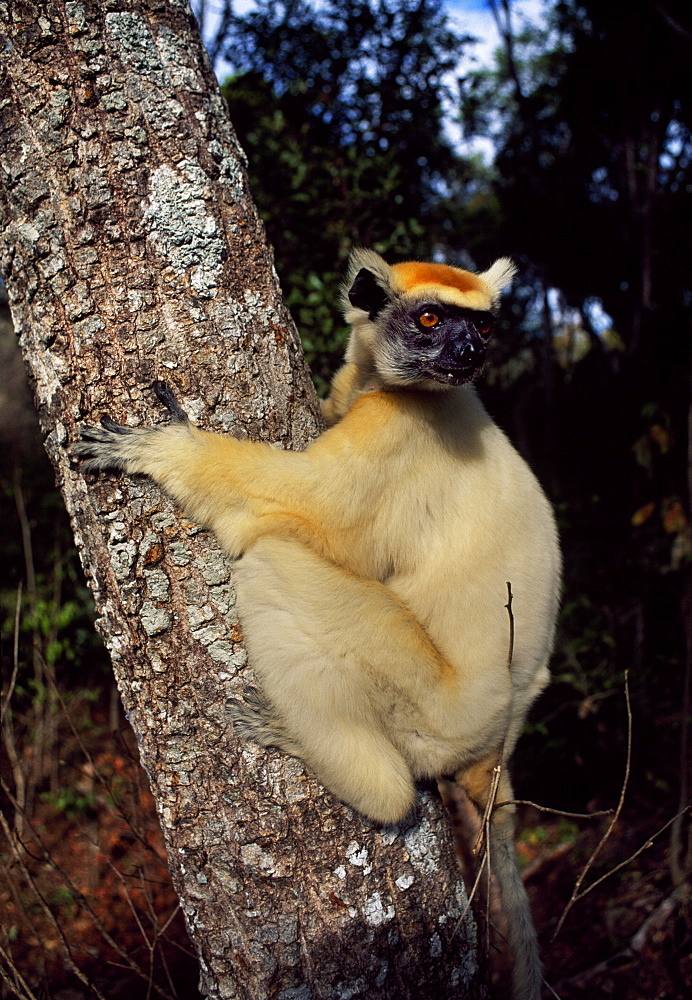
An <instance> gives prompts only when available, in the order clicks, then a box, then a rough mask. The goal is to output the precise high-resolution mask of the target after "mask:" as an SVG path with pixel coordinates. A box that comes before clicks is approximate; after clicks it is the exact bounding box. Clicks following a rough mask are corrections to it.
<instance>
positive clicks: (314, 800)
mask: <svg viewBox="0 0 692 1000" xmlns="http://www.w3.org/2000/svg"><path fill="white" fill-rule="evenodd" d="M0 19H1V21H2V24H3V27H4V33H5V34H6V38H5V39H3V41H2V54H1V55H0V60H1V66H2V74H3V81H2V91H1V98H0V104H1V107H2V123H1V137H2V138H1V142H2V147H1V149H0V172H1V178H2V191H1V193H0V203H1V205H2V215H3V224H4V225H3V230H4V231H3V234H2V243H1V253H2V272H3V275H4V277H5V281H6V284H7V288H8V292H9V296H10V303H11V308H12V313H13V318H14V321H15V324H16V329H17V331H18V333H19V335H20V341H21V345H22V349H23V352H24V357H25V360H26V363H27V366H28V369H29V372H30V376H31V380H32V383H33V387H34V390H35V396H36V401H37V405H38V409H39V415H40V419H41V424H42V428H43V431H44V433H45V437H46V447H47V450H48V453H49V455H50V457H51V459H52V461H53V463H54V466H55V469H56V475H57V479H58V482H59V485H60V487H61V489H62V492H63V495H64V498H65V502H66V504H67V508H68V510H69V513H70V515H71V517H72V521H73V525H74V530H75V537H76V539H77V544H78V546H79V549H80V553H81V558H82V561H83V565H84V567H85V570H86V572H87V576H88V578H89V581H90V584H91V587H92V589H93V592H94V598H95V601H96V607H97V611H98V614H99V629H100V631H101V634H102V635H103V638H104V640H105V642H106V645H107V646H108V648H109V650H110V652H111V655H112V659H113V664H114V669H115V673H116V678H117V681H118V686H119V688H120V692H121V695H122V698H123V702H124V705H125V709H126V712H127V716H128V718H129V720H130V723H131V724H132V726H133V728H134V731H135V733H136V736H137V740H138V742H139V746H140V752H141V758H142V761H143V764H144V766H145V768H146V769H147V771H148V773H149V776H150V779H151V783H152V787H153V791H154V795H155V796H156V800H157V804H158V810H159V816H160V819H161V823H162V826H163V830H164V835H165V838H166V844H167V849H168V860H169V867H170V869H171V873H172V877H173V881H174V884H175V887H176V889H177V891H178V893H179V896H180V899H181V901H182V906H183V909H184V912H185V916H186V920H187V926H188V929H189V933H190V936H191V938H192V940H193V942H194V944H195V945H196V948H197V951H198V953H199V958H200V963H201V969H202V990H203V992H204V993H205V994H206V995H207V996H210V997H239V998H240V997H242V998H248V997H257V998H260V997H268V996H271V997H283V998H288V997H291V998H317V997H324V998H330V1000H331V998H333V997H339V996H341V997H368V998H369V1000H376V998H380V997H382V998H384V997H387V998H394V997H397V998H399V997H401V998H404V997H411V998H414V997H415V998H420V997H428V998H433V997H445V998H447V997H450V996H453V995H456V996H462V997H463V996H468V997H476V996H482V995H484V986H483V979H484V976H483V974H482V971H479V968H478V963H477V959H476V954H475V951H474V946H473V943H472V941H470V940H469V936H471V938H472V937H473V935H472V932H471V931H470V923H469V920H468V918H467V919H466V920H465V921H462V922H461V924H460V917H461V914H462V912H463V908H464V891H463V886H462V883H461V882H460V880H459V875H458V871H457V869H456V865H455V860H454V854H453V850H452V846H451V838H450V835H449V833H448V826H447V822H446V819H445V817H444V816H443V814H442V809H441V807H440V805H439V803H438V800H437V797H436V796H433V795H431V794H423V795H421V798H420V804H419V807H418V809H417V810H416V812H415V814H414V815H413V816H412V817H411V818H410V820H409V821H408V822H407V823H406V824H402V825H401V826H399V827H388V828H381V827H377V826H376V825H374V824H373V823H371V822H368V821H367V820H365V819H363V818H362V817H361V816H358V815H355V814H354V813H353V812H352V811H351V810H349V809H348V808H346V807H344V806H343V805H341V804H340V803H339V802H337V801H335V800H334V799H333V798H332V797H331V796H330V795H329V794H328V793H327V792H325V790H324V789H323V788H321V787H319V786H318V785H317V784H316V782H315V781H314V780H313V778H312V777H311V776H310V775H308V774H306V772H305V770H304V769H303V767H302V765H301V764H300V763H299V762H297V761H296V760H294V759H292V758H289V757H287V756H284V755H281V754H279V753H276V752H273V751H269V752H267V751H265V750H260V749H259V748H257V747H254V746H250V745H240V744H239V743H238V742H237V740H236V739H234V737H233V734H232V732H231V730H230V727H229V724H228V721H227V718H226V715H225V703H226V701H227V699H228V698H229V697H231V696H237V695H238V694H239V693H240V692H241V691H242V688H243V686H244V685H245V684H246V683H247V682H248V681H249V680H251V679H252V674H251V668H250V667H247V666H246V656H245V652H244V650H243V648H242V645H241V637H240V634H239V630H238V624H237V619H236V615H235V611H234V596H233V590H232V586H231V567H230V565H229V563H228V562H227V561H226V559H225V558H224V556H223V555H222V553H221V552H220V550H219V548H218V547H217V545H216V543H215V540H214V538H213V537H211V536H210V535H209V534H208V533H206V532H203V531H201V530H200V529H199V528H198V527H196V526H195V525H194V524H191V523H190V522H188V521H186V520H185V518H183V517H181V516H180V514H179V512H177V511H176V509H175V508H174V507H173V505H172V504H171V503H170V502H169V501H168V499H167V498H166V497H164V496H163V495H162V494H161V493H160V492H159V491H158V489H157V488H156V487H155V486H153V485H152V484H151V483H149V482H147V481H142V480H134V479H126V478H118V477H111V476H101V477H98V478H97V479H94V481H91V480H92V477H89V481H87V480H85V477H84V475H83V474H82V472H81V471H80V469H79V467H78V466H77V465H76V463H75V462H74V461H72V460H71V459H70V457H69V455H68V453H67V451H66V448H67V446H68V445H69V443H70V442H72V441H74V440H75V438H76V437H77V425H78V424H79V423H80V422H93V421H95V420H98V418H99V417H100V415H101V414H102V413H104V412H105V413H108V414H109V415H110V416H112V417H113V418H115V419H116V420H120V421H125V422H128V423H135V422H136V423H140V422H151V421H159V420H164V419H165V416H164V415H163V414H162V413H161V412H160V410H161V408H160V407H159V406H158V405H157V403H156V402H155V400H154V397H153V394H152V393H151V391H150V384H151V382H152V380H153V379H155V378H163V379H166V380H168V381H169V382H170V383H171V384H172V385H173V387H174V389H175V391H176V393H177V395H178V397H179V398H180V399H181V401H182V403H183V405H184V407H185V409H186V410H187V411H188V413H189V414H190V416H191V417H192V418H193V419H194V420H195V421H196V422H198V423H200V424H202V425H203V426H205V427H208V428H211V429H214V430H217V431H224V432H230V433H233V434H236V435H239V436H245V435H249V436H251V437H262V438H265V439H267V440H270V441H273V442H276V443H280V444H281V445H282V446H283V447H287V448H302V447H304V446H305V444H306V443H307V442H308V441H309V440H310V438H311V437H312V436H314V435H315V434H316V433H317V432H318V430H319V421H320V418H319V411H318V406H317V401H316V399H315V396H314V392H313V390H312V386H311V384H310V381H309V377H308V374H307V372H306V371H305V367H304V363H303V360H302V353H301V349H300V345H299V341H298V338H297V335H296V331H295V329H294V327H293V324H292V322H291V320H290V317H289V316H288V314H287V312H286V310H285V307H284V306H283V304H282V302H281V298H280V292H279V289H278V283H277V280H276V275H275V273H274V270H273V266H272V257H271V252H270V250H269V249H268V248H267V246H266V243H265V239H264V233H263V229H262V226H261V223H260V222H259V221H258V219H257V215H256V212H255V209H254V207H253V205H252V203H251V200H250V197H249V195H248V191H247V185H246V176H245V170H244V166H243V154H242V152H241V151H240V149H239V148H238V145H237V142H236V139H235V136H234V134H233V131H232V128H231V126H230V124H229V122H228V119H227V117H226V113H225V108H224V106H223V101H222V98H221V96H220V94H219V91H218V88H217V86H216V82H215V80H214V78H213V74H212V72H211V69H210V66H209V63H208V61H207V59H206V56H205V55H204V52H203V50H202V48H201V46H200V42H199V38H198V35H197V32H196V28H195V24H194V20H193V19H192V17H191V15H190V13H189V10H188V7H187V4H186V3H185V2H182V0H146V2H145V0H133V2H130V3H128V2H124V3H123V2H117V3H116V2H112V0H102V2H99V3H94V2H66V0H61V2H55V3H51V4H44V3H34V2H32V0H17V2H12V0H10V2H0Z"/></svg>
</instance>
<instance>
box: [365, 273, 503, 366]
mask: <svg viewBox="0 0 692 1000" xmlns="http://www.w3.org/2000/svg"><path fill="white" fill-rule="evenodd" d="M349 298H350V300H351V303H352V304H353V305H354V306H356V307H357V308H359V309H363V310H365V311H366V312H367V313H368V316H369V318H370V320H371V321H372V322H373V323H374V324H375V326H376V327H377V332H378V334H379V337H378V340H377V344H376V347H375V349H374V354H375V358H376V362H377V367H378V369H379V371H380V373H381V374H382V375H383V377H384V378H385V379H386V380H387V381H391V382H393V383H395V384H398V385H411V384H414V383H417V382H421V381H423V382H426V381H432V382H437V383H439V384H440V385H448V386H454V385H463V384H464V383H465V382H470V381H471V380H473V379H474V378H477V377H478V376H479V375H480V373H481V371H482V370H483V366H484V364H485V359H486V345H487V343H488V340H489V338H490V335H491V333H492V329H493V315H492V313H490V312H487V311H483V310H476V309H467V308H463V307H462V306H458V305H455V304H452V303H450V302H445V301H444V300H443V299H442V298H441V297H425V298H422V297H421V298H415V297H414V296H411V295H405V296H401V295H391V296H390V295H389V294H388V293H387V292H386V291H385V289H384V288H382V286H381V285H380V284H379V283H378V281H377V280H376V277H375V275H373V274H372V273H371V272H370V271H368V270H367V269H365V268H363V269H362V270H361V271H359V272H358V274H357V275H356V278H355V280H354V282H353V285H352V286H351V289H350V292H349Z"/></svg>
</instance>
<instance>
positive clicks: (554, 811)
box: [495, 799, 615, 819]
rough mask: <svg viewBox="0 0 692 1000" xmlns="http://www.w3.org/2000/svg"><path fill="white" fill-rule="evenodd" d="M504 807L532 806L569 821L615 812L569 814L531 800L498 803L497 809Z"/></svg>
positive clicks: (602, 810) (508, 800)
mask: <svg viewBox="0 0 692 1000" xmlns="http://www.w3.org/2000/svg"><path fill="white" fill-rule="evenodd" d="M504 806H531V808H532V809H538V811H539V812H544V813H551V814H552V815H553V816H566V817H567V818H568V819H592V818H593V817H594V816H612V815H613V813H614V811H615V810H614V809H596V810H594V812H590V813H573V812H567V810H566V809H552V808H551V807H550V806H542V805H539V803H538V802H532V801H531V799H507V801H506V802H498V803H496V805H495V808H496V809H502V808H503V807H504Z"/></svg>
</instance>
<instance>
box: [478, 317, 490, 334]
mask: <svg viewBox="0 0 692 1000" xmlns="http://www.w3.org/2000/svg"><path fill="white" fill-rule="evenodd" d="M476 329H477V330H478V332H479V333H480V335H481V337H488V336H489V335H490V334H491V333H492V331H493V317H492V315H491V314H490V313H481V315H480V316H479V317H478V318H477V320H476Z"/></svg>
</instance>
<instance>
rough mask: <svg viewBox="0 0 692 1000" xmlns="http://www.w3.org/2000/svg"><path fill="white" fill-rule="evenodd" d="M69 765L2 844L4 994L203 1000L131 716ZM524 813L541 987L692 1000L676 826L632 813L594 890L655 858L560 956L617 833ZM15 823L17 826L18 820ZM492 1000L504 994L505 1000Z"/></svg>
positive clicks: (88, 743) (64, 759)
mask: <svg viewBox="0 0 692 1000" xmlns="http://www.w3.org/2000/svg"><path fill="white" fill-rule="evenodd" d="M87 722H88V724H87ZM59 764H60V766H59V772H58V773H59V782H58V783H57V785H55V782H53V784H54V786H55V787H54V788H53V791H50V790H47V791H46V790H44V791H43V792H40V791H39V790H37V794H36V796H35V801H34V807H33V811H32V814H31V823H30V824H27V823H24V824H23V829H22V831H21V841H22V844H23V850H19V851H18V852H17V853H14V854H13V853H12V852H11V850H10V849H9V848H8V842H7V839H6V838H3V840H2V842H1V843H0V862H1V866H0V913H2V918H1V925H0V945H1V946H2V950H3V951H4V952H5V958H2V955H1V954H0V962H3V961H4V962H5V969H6V972H5V974H4V975H5V977H6V978H5V981H4V983H3V984H2V985H1V986H0V996H1V997H3V998H4V997H9V996H12V995H13V992H12V990H11V988H10V986H9V983H13V984H14V985H15V988H18V984H19V982H20V979H19V976H21V977H23V979H24V981H25V983H26V987H28V990H26V991H25V992H24V993H21V992H19V993H18V994H17V995H19V996H22V997H24V996H26V997H30V996H32V995H33V996H35V997H37V998H38V997H42V998H43V997H45V998H53V1000H81V998H85V1000H86V998H91V997H98V996H99V994H100V995H101V996H102V997H103V998H104V1000H121V998H122V1000H139V998H142V1000H144V998H148V997H154V996H162V997H180V998H184V1000H194V998H195V997H198V996H199V994H198V993H197V989H196V984H197V981H198V972H197V965H196V961H195V958H194V955H193V949H192V947H191V945H190V943H189V941H188V939H187V936H186V932H185V927H184V922H183V919H182V915H181V912H180V910H179V909H178V905H177V899H176V896H175V893H174V890H173V887H172V885H171V883H170V878H169V876H168V873H167V870H166V867H165V850H164V845H163V839H162V836H161V833H160V829H159V825H158V821H157V818H156V812H155V806H154V801H153V798H152V796H151V794H150V792H149V789H148V783H147V779H146V776H145V774H144V772H143V771H142V769H141V768H140V766H139V764H138V761H137V754H136V747H135V743H134V738H133V736H132V734H131V732H130V731H129V729H128V728H127V726H126V725H125V723H124V721H123V720H122V719H121V718H120V719H119V721H118V726H117V727H116V729H113V727H112V726H109V724H108V719H107V712H105V710H103V709H99V708H98V706H96V707H95V708H94V709H93V717H92V718H91V719H90V720H84V719H82V720H81V721H80V725H79V727H78V736H75V734H74V733H73V734H72V735H71V736H69V737H65V738H64V740H63V742H62V744H61V747H60V762H59ZM520 813H521V814H520V824H519V825H520V828H521V831H522V832H521V836H520V842H519V852H520V857H521V862H522V865H523V868H524V875H525V879H526V884H527V887H528V890H529V894H530V896H531V902H532V908H533V912H534V916H535V920H536V924H537V928H538V933H539V937H540V939H541V945H542V952H543V956H544V960H545V970H546V979H547V980H548V982H549V983H550V984H551V986H552V987H553V989H554V990H555V993H556V994H557V995H558V996H559V997H560V998H561V1000H585V998H589V1000H598V998H615V1000H686V998H687V997H689V996H691V995H692V935H691V933H690V921H689V919H688V918H689V911H688V910H686V909H685V905H684V903H683V899H682V893H681V892H678V894H675V893H674V892H673V887H672V884H671V876H670V870H669V866H668V862H667V848H668V843H669V832H670V831H669V830H667V831H664V832H663V833H661V834H660V836H655V834H656V833H657V831H658V830H660V829H661V827H662V826H663V825H664V823H665V822H666V820H667V819H668V818H669V817H668V816H667V815H665V814H663V812H662V813H661V815H658V814H657V812H656V810H655V809H651V808H649V809H648V810H646V809H642V808H637V809H635V808H634V807H632V808H631V809H629V808H627V807H626V808H625V809H624V811H623V813H622V816H621V817H620V819H619V821H618V823H617V824H616V825H615V827H614V828H613V830H612V833H611V835H610V836H609V838H608V840H607V841H606V844H605V846H604V848H603V850H602V852H601V853H600V855H599V857H598V859H597V860H596V862H595V863H594V865H593V868H592V870H591V871H590V872H589V874H588V875H587V877H586V878H585V880H584V886H583V887H586V886H588V885H589V884H590V883H591V882H592V881H594V880H595V879H596V878H600V877H601V876H603V875H605V874H606V873H609V872H612V871H613V869H614V868H615V867H616V866H617V865H619V864H621V863H622V862H623V861H627V859H630V858H632V856H633V855H634V854H635V853H636V852H637V851H638V849H639V848H641V847H642V845H644V844H646V843H647V840H648V838H652V837H653V840H652V843H651V846H650V847H648V848H647V849H645V850H644V851H642V852H641V853H640V854H638V855H637V856H636V857H634V858H632V860H630V861H629V863H628V864H625V865H624V866H623V867H622V868H621V869H620V870H619V871H617V872H615V873H613V874H610V875H609V876H608V877H607V878H606V879H605V880H604V881H603V882H602V883H601V884H600V885H599V886H598V887H597V888H596V889H595V890H594V891H593V892H590V893H588V894H587V895H586V896H585V897H584V898H583V899H581V900H579V901H578V902H576V903H575V904H574V906H573V907H572V908H571V910H570V912H569V914H568V916H567V919H566V921H565V924H564V927H563V928H562V930H561V932H560V934H559V935H558V937H557V939H556V940H555V941H553V942H551V938H552V935H553V933H554V931H555V929H556V926H557V924H558V921H559V918H560V915H561V914H562V912H563V910H564V909H565V906H566V904H567V902H568V901H569V899H570V896H571V894H572V890H573V887H574V885H575V882H576V880H577V878H578V877H579V875H580V873H581V872H582V870H583V868H584V866H585V864H586V862H587V860H588V859H589V858H590V857H591V855H592V854H593V851H594V849H595V847H596V845H597V844H598V842H599V840H600V839H601V837H602V835H603V832H604V831H605V830H606V829H607V828H608V826H609V824H610V822H611V820H610V817H601V818H599V819H597V820H592V821H590V822H586V821H582V820H570V819H565V818H560V817H553V816H551V815H549V814H548V815H547V817H546V814H541V813H539V812H538V811H537V810H535V809H533V808H531V807H522V809H521V811H520ZM5 815H6V819H7V822H8V823H10V824H11V823H12V821H13V819H14V817H13V813H12V810H11V809H6V810H5ZM687 906H688V907H689V900H688V902H687ZM7 956H9V958H8V957H7ZM13 967H14V971H12V969H13ZM76 969H78V970H79V974H78V973H76V972H75V970H76ZM29 990H30V991H31V992H29ZM497 990H498V996H502V995H503V993H504V987H502V986H499V987H497Z"/></svg>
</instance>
